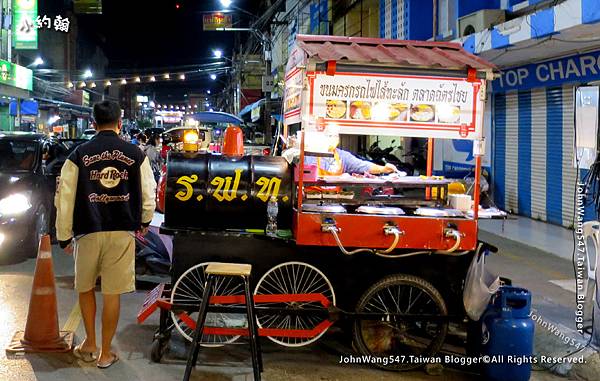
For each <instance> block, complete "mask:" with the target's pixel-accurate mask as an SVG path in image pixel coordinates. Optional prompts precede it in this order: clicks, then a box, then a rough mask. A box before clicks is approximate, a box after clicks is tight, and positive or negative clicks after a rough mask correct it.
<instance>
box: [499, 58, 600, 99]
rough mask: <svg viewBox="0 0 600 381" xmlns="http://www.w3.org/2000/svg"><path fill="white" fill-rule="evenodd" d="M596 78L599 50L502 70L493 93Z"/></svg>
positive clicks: (599, 77)
mask: <svg viewBox="0 0 600 381" xmlns="http://www.w3.org/2000/svg"><path fill="white" fill-rule="evenodd" d="M599 79H600V51H596V52H591V53H584V54H580V55H576V56H570V57H565V58H560V59H557V60H552V61H546V62H540V63H537V64H530V65H526V66H520V67H516V68H511V69H505V70H503V71H502V73H501V76H500V78H498V79H496V80H495V81H494V82H493V83H492V89H493V91H494V92H504V91H510V90H528V89H532V88H536V87H552V86H558V85H562V84H564V83H581V82H590V81H595V80H599Z"/></svg>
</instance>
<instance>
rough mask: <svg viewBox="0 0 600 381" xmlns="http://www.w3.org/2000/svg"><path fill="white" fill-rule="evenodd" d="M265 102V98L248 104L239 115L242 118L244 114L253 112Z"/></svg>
mask: <svg viewBox="0 0 600 381" xmlns="http://www.w3.org/2000/svg"><path fill="white" fill-rule="evenodd" d="M264 103H265V98H263V99H259V100H257V101H256V102H254V103H251V104H249V105H248V106H246V107H244V108H243V109H242V111H240V113H239V114H238V116H239V117H240V118H241V117H242V116H244V115H245V114H247V113H249V112H251V111H252V110H254V109H255V108H257V107H260V106H262V105H263V104H264Z"/></svg>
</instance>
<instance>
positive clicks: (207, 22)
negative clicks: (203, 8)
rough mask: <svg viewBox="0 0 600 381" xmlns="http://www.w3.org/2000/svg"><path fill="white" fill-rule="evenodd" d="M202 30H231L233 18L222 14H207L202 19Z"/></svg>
mask: <svg viewBox="0 0 600 381" xmlns="http://www.w3.org/2000/svg"><path fill="white" fill-rule="evenodd" d="M202 21H203V27H204V30H217V29H219V28H231V27H232V25H233V17H232V16H231V15H226V14H223V13H219V12H217V13H209V14H206V15H204V17H203V18H202Z"/></svg>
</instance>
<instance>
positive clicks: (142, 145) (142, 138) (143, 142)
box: [137, 132, 148, 151]
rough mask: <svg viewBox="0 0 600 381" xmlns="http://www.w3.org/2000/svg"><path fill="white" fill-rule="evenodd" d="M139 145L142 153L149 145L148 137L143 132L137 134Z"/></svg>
mask: <svg viewBox="0 0 600 381" xmlns="http://www.w3.org/2000/svg"><path fill="white" fill-rule="evenodd" d="M137 144H138V146H139V147H140V149H141V150H142V151H145V150H146V145H147V144H148V137H147V136H146V134H144V133H143V132H140V133H139V134H137Z"/></svg>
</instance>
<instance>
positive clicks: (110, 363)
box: [96, 353, 119, 369]
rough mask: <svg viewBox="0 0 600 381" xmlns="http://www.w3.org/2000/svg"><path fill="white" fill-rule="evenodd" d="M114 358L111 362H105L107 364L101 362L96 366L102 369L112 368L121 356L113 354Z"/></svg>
mask: <svg viewBox="0 0 600 381" xmlns="http://www.w3.org/2000/svg"><path fill="white" fill-rule="evenodd" d="M112 355H113V358H112V360H110V361H109V362H105V363H100V362H99V361H98V362H97V363H96V366H97V367H98V368H100V369H106V368H110V366H111V365H112V364H114V363H116V362H117V361H119V356H117V354H116V353H113V354H112Z"/></svg>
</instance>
